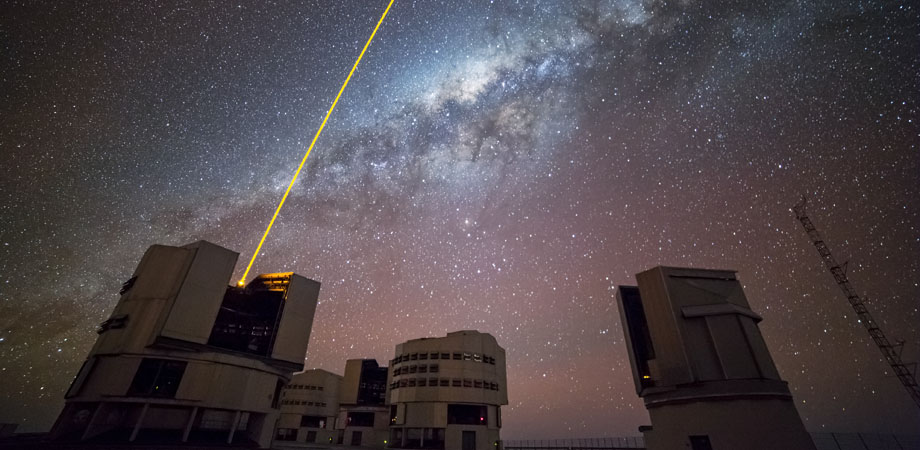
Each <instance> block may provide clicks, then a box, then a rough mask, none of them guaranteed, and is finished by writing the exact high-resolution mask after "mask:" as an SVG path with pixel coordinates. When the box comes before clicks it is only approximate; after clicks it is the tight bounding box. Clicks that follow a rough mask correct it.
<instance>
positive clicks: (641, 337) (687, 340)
mask: <svg viewBox="0 0 920 450" xmlns="http://www.w3.org/2000/svg"><path fill="white" fill-rule="evenodd" d="M636 280H637V282H638V285H639V286H638V287H633V286H619V288H618V290H617V303H618V305H619V309H620V319H621V320H622V322H623V329H624V332H625V334H626V344H627V346H628V348H629V359H630V364H631V365H632V371H633V379H634V381H635V384H636V392H637V393H638V394H639V396H640V397H642V399H643V400H644V402H645V407H646V408H647V409H648V412H649V416H650V417H651V421H652V426H651V427H643V430H642V431H643V432H644V435H645V443H646V446H647V448H648V450H672V449H691V450H735V449H747V450H768V449H769V450H780V449H789V450H814V449H815V446H814V444H813V442H812V440H811V437H810V436H809V434H808V433H807V432H806V431H805V427H804V425H803V424H802V420H801V418H800V417H799V414H798V411H796V409H795V405H794V403H793V400H792V395H791V393H790V392H789V388H788V387H787V385H786V382H785V381H783V380H782V379H781V378H780V376H779V372H777V370H776V366H775V365H774V364H773V359H772V358H771V357H770V352H769V350H768V349H767V346H766V343H765V342H764V340H763V337H762V336H761V334H760V330H759V329H758V328H757V323H758V322H760V321H761V320H762V319H761V317H760V316H759V315H758V314H757V313H755V312H753V311H751V309H750V306H749V305H748V301H747V299H746V298H745V296H744V291H743V290H742V288H741V284H740V283H739V282H738V280H737V279H736V278H735V272H734V271H726V270H704V269H685V268H674V267H656V268H654V269H651V270H648V271H645V272H642V273H640V274H637V275H636Z"/></svg>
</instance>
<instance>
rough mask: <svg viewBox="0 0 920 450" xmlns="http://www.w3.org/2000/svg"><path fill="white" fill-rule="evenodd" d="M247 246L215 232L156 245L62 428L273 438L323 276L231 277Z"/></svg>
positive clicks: (87, 368) (110, 434)
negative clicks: (239, 248)
mask: <svg viewBox="0 0 920 450" xmlns="http://www.w3.org/2000/svg"><path fill="white" fill-rule="evenodd" d="M238 256H239V254H238V253H236V252H233V251H231V250H228V249H225V248H222V247H219V246H217V245H214V244H211V243H209V242H205V241H199V242H195V243H192V244H189V245H186V246H183V247H170V246H165V245H154V246H152V247H150V248H149V249H148V250H147V252H146V253H144V256H143V258H142V259H141V262H140V264H138V266H137V269H135V271H134V275H133V276H132V277H131V278H130V279H129V280H128V281H127V282H125V283H124V286H123V288H122V290H121V299H120V300H119V301H118V305H116V306H115V310H114V312H113V313H112V316H111V317H110V318H109V319H108V320H106V321H105V322H103V323H102V324H101V325H100V327H99V329H98V333H99V337H98V338H97V340H96V344H95V345H94V346H93V348H92V350H91V351H90V353H89V355H88V356H87V358H86V362H84V363H83V367H82V368H81V369H80V371H79V373H78V374H77V376H76V378H75V379H74V381H73V383H72V384H71V386H70V389H68V391H67V394H66V395H65V398H66V404H65V406H64V410H63V411H62V412H61V415H60V416H59V417H58V420H57V422H56V423H55V425H54V428H53V429H52V438H54V439H59V440H72V441H87V440H89V441H93V442H124V441H129V442H133V441H155V442H187V441H191V442H227V443H233V442H247V443H250V444H251V443H255V444H257V445H258V446H259V447H263V448H264V447H268V446H269V445H270V443H271V438H272V432H273V429H274V425H275V422H276V420H277V419H278V416H279V413H280V411H279V403H280V402H279V397H280V393H281V389H282V387H283V386H284V385H285V384H286V383H287V382H288V381H289V380H290V378H291V374H292V373H293V372H294V371H299V370H302V369H303V362H304V355H305V354H306V350H307V342H308V340H309V338H310V331H311V328H312V325H313V314H314V312H315V310H316V301H317V297H318V295H319V287H320V284H319V283H318V282H316V281H313V280H310V279H307V278H304V277H302V276H299V275H296V274H294V273H273V274H262V275H259V276H258V277H256V278H255V279H254V280H252V281H251V282H250V283H249V284H248V285H247V286H246V287H237V286H229V283H230V277H231V276H232V274H233V268H234V266H235V264H236V260H237V257H238Z"/></svg>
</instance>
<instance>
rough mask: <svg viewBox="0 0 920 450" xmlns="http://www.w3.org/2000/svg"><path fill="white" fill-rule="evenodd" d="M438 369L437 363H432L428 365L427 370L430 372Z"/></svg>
mask: <svg viewBox="0 0 920 450" xmlns="http://www.w3.org/2000/svg"><path fill="white" fill-rule="evenodd" d="M438 370H439V369H438V365H437V364H432V365H430V366H428V371H429V372H431V373H438Z"/></svg>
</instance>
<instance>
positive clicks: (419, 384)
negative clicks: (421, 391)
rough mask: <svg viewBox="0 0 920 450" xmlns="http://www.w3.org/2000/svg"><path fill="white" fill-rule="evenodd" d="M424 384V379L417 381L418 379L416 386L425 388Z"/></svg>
mask: <svg viewBox="0 0 920 450" xmlns="http://www.w3.org/2000/svg"><path fill="white" fill-rule="evenodd" d="M425 382H426V380H425V379H424V378H419V379H418V386H419V387H425V386H426V384H425Z"/></svg>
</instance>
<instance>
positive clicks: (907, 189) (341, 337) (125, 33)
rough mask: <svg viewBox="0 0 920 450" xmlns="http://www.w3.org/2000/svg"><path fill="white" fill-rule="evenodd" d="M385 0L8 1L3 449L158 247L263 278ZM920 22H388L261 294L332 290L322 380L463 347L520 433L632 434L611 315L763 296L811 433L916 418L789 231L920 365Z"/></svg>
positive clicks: (420, 12)
mask: <svg viewBox="0 0 920 450" xmlns="http://www.w3.org/2000/svg"><path fill="white" fill-rule="evenodd" d="M385 6H386V2H385V1H350V2H342V3H337V4H332V3H331V2H314V3H312V4H299V3H292V4H288V3H267V2H237V3H230V2H217V1H215V2H199V1H189V2H137V3H126V2H117V3H103V2H88V3H83V2H15V1H14V2H12V4H7V5H6V6H5V7H4V8H3V13H2V14H0V44H2V50H0V118H2V120H0V155H2V163H0V378H2V382H0V401H2V404H3V408H0V422H16V423H20V424H21V427H22V429H25V430H41V429H46V428H47V427H49V426H50V424H51V422H52V421H53V419H54V418H55V417H56V415H57V413H58V411H59V408H60V407H61V406H62V402H63V399H62V398H63V393H64V391H65V389H66V387H67V386H68V384H69V383H70V380H71V378H72V376H73V374H75V373H76V371H77V369H78V368H79V366H80V364H81V362H82V360H83V358H84V357H85V355H86V353H87V351H88V350H89V348H90V346H91V345H92V342H93V341H94V339H95V337H96V334H95V326H96V325H97V324H98V323H99V322H101V321H102V320H104V319H105V318H106V317H108V313H109V312H110V311H111V309H112V307H113V306H114V304H115V303H116V302H117V298H118V296H117V292H118V287H119V284H120V283H121V282H122V281H124V280H125V279H127V278H128V277H129V276H130V274H131V273H132V271H133V269H134V267H135V265H136V263H137V261H138V260H139V259H140V257H141V255H142V253H143V251H144V250H145V249H146V248H147V247H148V246H149V245H151V244H154V243H162V244H170V245H181V244H185V243H188V242H191V241H195V240H198V239H206V240H209V241H212V242H215V243H217V244H219V245H222V246H225V247H228V248H231V249H234V250H236V251H239V252H240V253H241V258H240V262H238V265H237V273H236V274H235V276H237V277H238V276H240V275H241V274H242V271H243V269H245V262H246V261H247V260H248V258H249V256H250V255H251V252H252V251H253V250H254V249H255V246H256V244H257V243H258V240H259V238H260V237H261V233H262V231H263V230H264V227H265V226H266V225H267V223H268V220H269V219H270V217H271V213H272V211H273V208H274V207H275V205H276V204H277V202H278V200H279V199H280V197H281V195H282V194H283V192H284V189H285V188H286V187H287V183H288V181H289V180H290V177H291V176H292V175H293V171H294V169H295V168H296V166H297V163H298V162H299V161H300V158H301V157H302V155H303V152H304V150H305V148H306V145H307V144H309V141H310V139H311V138H312V137H313V134H314V133H315V130H316V128H317V127H318V126H319V123H320V121H321V120H322V117H323V114H325V112H326V109H327V108H328V105H329V104H330V103H331V101H332V99H333V98H334V96H335V94H336V92H337V90H338V87H339V85H340V83H341V82H342V81H343V80H344V77H345V75H347V73H348V70H349V69H350V68H351V64H352V63H353V61H354V59H355V58H356V57H357V55H358V53H359V51H360V49H361V46H363V44H364V41H365V40H366V39H367V36H368V34H369V33H370V31H371V30H372V29H373V26H374V24H375V22H376V20H377V19H378V18H379V16H380V14H381V13H382V11H383V9H384V8H385ZM918 30H920V19H918V10H917V8H916V6H915V5H912V4H911V3H910V2H897V1H851V0H844V1H840V0H833V1H831V0H823V1H815V2H803V1H764V2H748V1H744V2H722V1H708V2H703V1H698V0H675V1H669V2H665V1H661V0H619V1H617V0H602V1H600V0H599V1H584V2H562V1H559V2H553V1H543V2H523V1H521V2H517V1H495V2H484V1H476V2H467V1H456V2H447V1H445V2H440V1H439V2H436V1H419V2H411V1H407V0H397V2H396V3H395V4H394V6H393V8H392V10H391V11H390V13H389V16H388V17H387V19H386V21H385V22H384V24H383V26H382V27H381V29H380V31H379V32H378V34H377V37H376V38H375V40H374V43H373V45H372V46H371V47H370V48H369V50H368V53H367V54H366V55H365V58H364V60H363V61H362V63H361V65H360V66H359V67H358V70H357V72H356V73H355V75H354V77H353V78H352V80H351V83H350V84H349V87H348V89H347V90H346V92H345V94H344V95H343V97H342V100H341V101H340V102H339V105H338V106H337V109H336V111H335V113H334V114H333V115H332V117H331V118H330V121H329V123H328V125H327V127H326V130H325V131H324V132H323V135H322V137H321V138H320V140H319V141H318V143H317V145H316V147H315V148H314V151H313V154H312V155H311V157H310V160H309V161H308V163H307V166H306V169H305V171H304V173H303V174H302V175H301V178H300V180H299V181H298V184H297V185H296V186H295V188H294V190H293V192H292V197H291V198H289V199H288V202H287V204H286V205H285V209H284V210H283V211H282V213H281V216H280V217H279V219H278V221H277V222H276V224H275V228H274V229H273V231H272V235H271V236H270V237H269V240H268V241H267V242H266V244H265V246H264V247H263V249H262V255H260V257H259V259H258V260H257V261H256V265H255V267H254V269H253V273H258V272H273V271H294V272H297V273H299V274H302V275H304V276H307V277H310V278H314V279H316V280H319V281H321V282H322V283H323V285H322V291H321V295H320V304H319V306H318V308H317V312H316V319H315V322H314V325H313V334H312V337H311V340H310V345H309V350H308V354H307V359H306V366H307V367H321V368H325V369H328V370H332V371H335V372H341V371H342V369H343V367H344V361H345V359H347V358H360V357H370V358H377V359H378V360H379V361H381V362H383V361H388V360H389V359H390V358H392V356H393V349H394V346H395V344H397V343H399V342H402V341H405V340H408V339H412V338H417V337H423V336H439V335H443V334H445V333H446V332H448V331H454V330H459V329H478V330H481V331H483V332H488V333H492V334H493V335H495V337H496V338H497V339H498V342H499V344H500V345H502V346H503V347H505V348H506V349H507V355H508V385H509V386H508V389H509V399H510V405H508V406H507V407H506V408H504V411H503V419H504V425H505V427H504V430H503V437H504V438H506V439H507V438H547V437H559V438H562V437H597V436H616V435H633V434H636V433H637V427H638V426H639V425H643V424H647V423H648V417H647V415H646V413H645V410H644V408H643V406H642V403H641V401H640V400H639V399H638V397H637V396H636V394H635V392H634V390H633V384H632V380H631V378H630V377H631V374H630V370H629V362H628V359H627V356H626V347H625V344H624V341H623V333H622V329H621V327H620V323H619V317H618V313H617V311H616V305H615V301H614V297H613V294H614V288H615V286H616V285H618V284H630V283H633V282H634V279H633V274H635V273H637V272H640V271H642V270H645V269H648V268H650V267H652V266H654V265H657V264H666V265H677V266H698V267H708V268H729V269H735V270H738V271H739V278H740V279H741V280H742V282H743V283H744V285H745V289H746V293H747V296H748V297H749V300H750V303H751V305H752V307H753V309H754V310H755V311H757V312H758V313H760V314H762V315H763V317H764V321H763V322H762V323H761V330H762V331H763V333H764V336H765V339H766V341H767V344H768V345H769V346H770V349H771V351H772V353H773V357H774V359H775V361H776V363H777V366H778V367H779V370H780V373H781V374H782V376H783V377H784V378H785V379H786V380H788V381H789V384H790V388H791V390H792V391H793V394H794V396H795V399H796V403H797V406H798V409H799V411H800V413H801V415H802V416H803V419H804V420H805V424H806V427H808V428H809V429H810V430H812V431H872V432H889V433H890V432H894V433H908V432H913V431H914V429H913V428H912V427H913V426H914V425H916V423H918V421H920V413H918V410H917V408H916V407H914V405H913V404H912V403H911V401H910V399H909V397H908V396H907V395H906V393H905V392H904V390H903V388H902V387H901V386H900V385H899V383H898V382H897V380H896V378H894V377H893V376H892V374H891V372H890V369H889V368H888V367H887V365H885V363H884V361H883V360H882V357H881V354H880V353H879V351H878V350H877V349H876V348H875V347H874V345H873V344H872V342H871V340H870V339H869V338H868V336H867V335H866V333H865V331H864V330H863V329H862V326H861V325H860V324H859V323H857V322H856V318H855V315H854V313H853V312H852V311H851V310H850V309H849V306H848V305H847V303H846V299H845V298H843V297H842V296H841V295H840V293H839V291H837V290H836V289H837V288H836V286H835V285H834V283H833V279H832V278H831V276H830V275H829V274H828V273H826V271H825V270H824V269H823V267H822V266H821V262H820V260H819V258H818V255H817V253H816V252H815V250H814V248H813V247H812V246H811V245H810V242H809V241H808V239H807V237H806V235H805V233H804V232H803V231H802V229H801V227H800V225H799V223H798V222H797V221H796V220H795V217H794V215H793V214H792V213H791V211H790V207H791V206H792V205H793V204H795V203H796V202H797V201H798V199H799V198H800V196H801V195H802V194H806V195H808V197H809V200H810V205H811V216H812V219H813V220H814V221H815V222H816V223H817V225H818V227H819V228H821V229H822V230H823V231H824V232H825V234H826V237H827V241H828V243H829V245H830V246H831V248H832V250H834V251H835V253H836V255H837V257H838V259H841V260H849V261H850V263H849V266H848V268H849V272H848V273H849V275H850V278H851V280H852V281H853V282H854V284H855V286H856V288H857V289H859V290H860V291H861V292H865V293H867V294H868V296H869V298H870V302H869V306H870V308H871V309H872V311H873V312H874V313H875V315H876V319H877V320H878V321H879V322H880V324H881V325H882V326H883V327H884V328H885V330H886V332H887V333H888V334H889V335H890V336H891V337H892V338H894V339H897V338H900V339H904V340H905V341H906V347H905V348H906V349H905V353H904V358H905V359H907V360H916V358H917V356H918V355H920V326H918V324H920V312H918V308H920V306H918V299H920V285H918V283H920V281H918V280H920V262H918V259H917V255H920V216H918V210H920V201H918V199H917V193H918V186H920V153H918V142H920V140H918V136H920V127H918V120H920V118H918V106H917V101H918V100H920V56H918V55H920V33H918Z"/></svg>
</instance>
